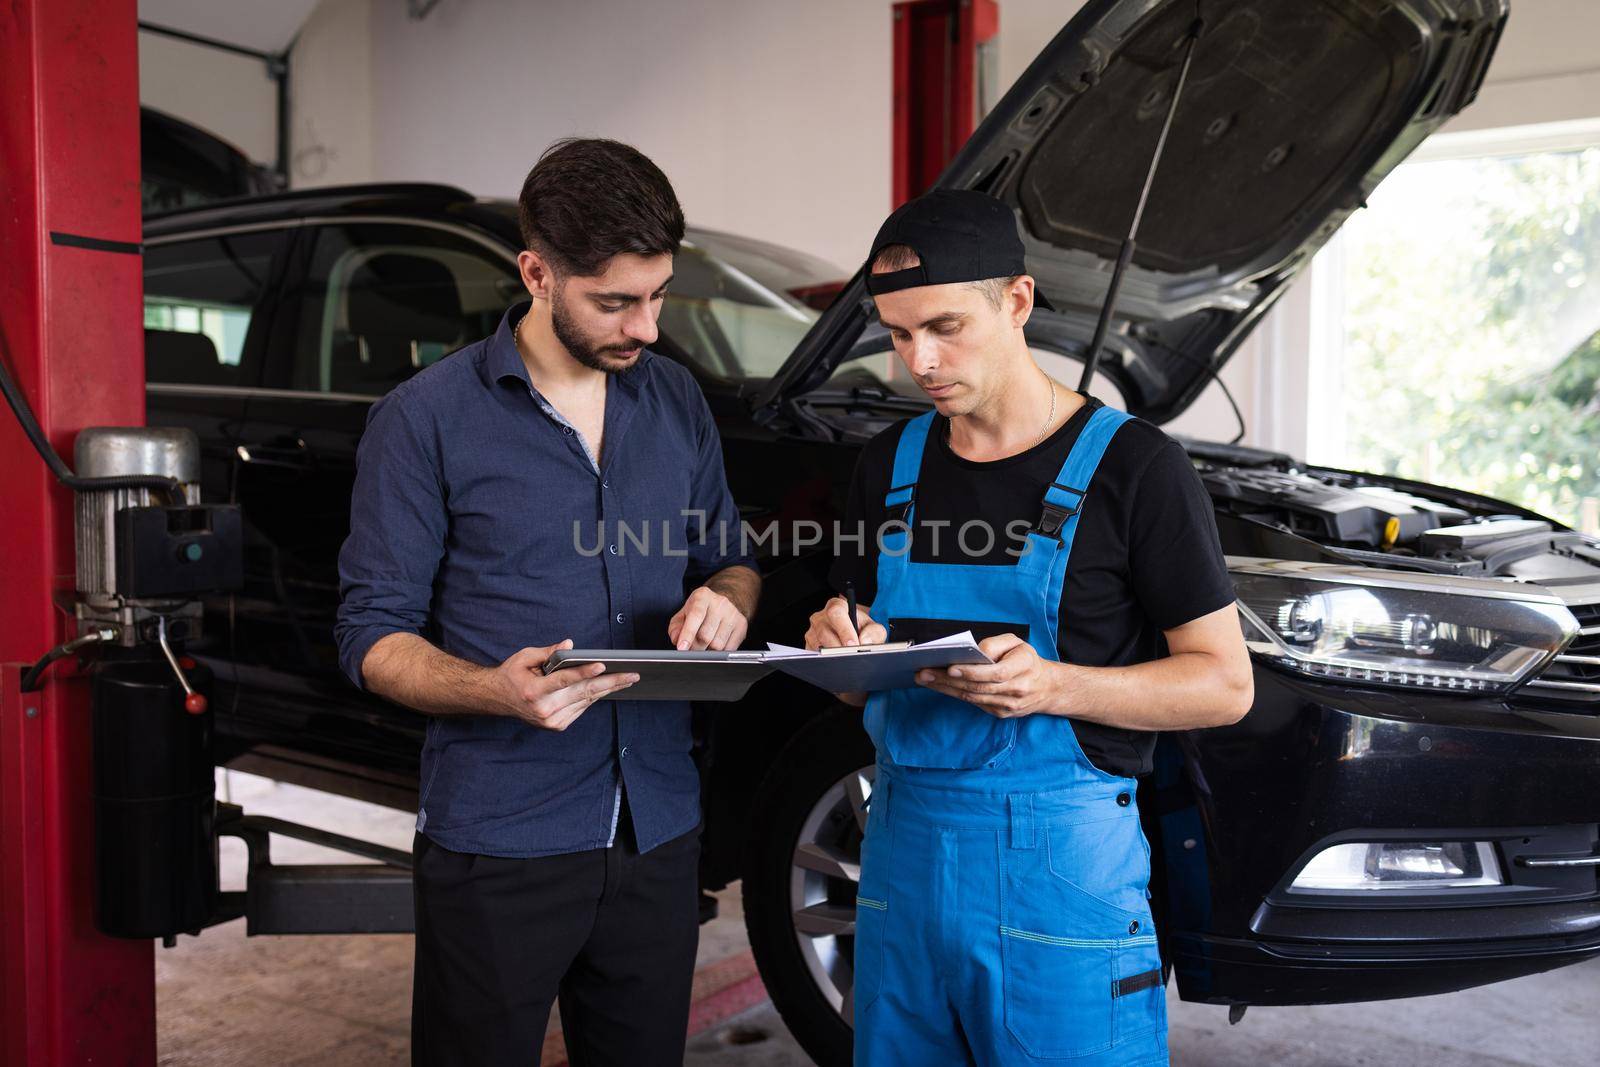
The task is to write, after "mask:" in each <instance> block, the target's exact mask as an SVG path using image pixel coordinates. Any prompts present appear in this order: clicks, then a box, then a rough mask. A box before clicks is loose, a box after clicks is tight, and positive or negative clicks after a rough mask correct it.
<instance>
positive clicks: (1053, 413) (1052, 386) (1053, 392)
mask: <svg viewBox="0 0 1600 1067" xmlns="http://www.w3.org/2000/svg"><path fill="white" fill-rule="evenodd" d="M1045 381H1047V382H1049V383H1050V414H1048V415H1046V416H1045V417H1044V429H1042V430H1040V431H1039V441H1043V440H1044V435H1045V434H1047V433H1049V432H1050V424H1051V423H1052V422H1055V421H1056V380H1055V379H1054V378H1051V377H1050V376H1049V375H1046V376H1045ZM1039 441H1035V442H1034V445H1035V446H1037V445H1038V444H1039Z"/></svg>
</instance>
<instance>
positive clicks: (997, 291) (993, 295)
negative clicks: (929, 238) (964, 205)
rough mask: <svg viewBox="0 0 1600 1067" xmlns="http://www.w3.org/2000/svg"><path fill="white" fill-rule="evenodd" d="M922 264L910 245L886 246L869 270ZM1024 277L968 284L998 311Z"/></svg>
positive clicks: (903, 267)
mask: <svg viewBox="0 0 1600 1067" xmlns="http://www.w3.org/2000/svg"><path fill="white" fill-rule="evenodd" d="M921 262H922V257H921V256H919V255H917V250H916V249H915V248H912V247H911V246H910V245H884V246H883V247H882V248H880V249H878V254H877V255H876V256H874V257H873V258H872V265H871V266H870V267H868V268H867V269H868V270H870V271H871V272H872V273H873V274H887V273H889V272H890V271H896V270H905V269H906V268H907V267H915V266H917V265H918V264H920V263H921ZM1020 277H1022V275H1020V274H1013V275H1012V276H1011V277H1009V278H985V279H983V280H982V281H977V282H968V283H967V284H968V285H970V286H971V287H972V288H974V289H976V290H978V292H980V293H982V294H983V296H984V299H985V300H987V301H989V306H990V307H992V308H994V309H995V310H996V311H999V310H1000V305H1001V303H1002V302H1004V300H1005V297H1006V290H1007V289H1010V288H1011V283H1012V282H1014V281H1016V280H1017V279H1018V278H1020Z"/></svg>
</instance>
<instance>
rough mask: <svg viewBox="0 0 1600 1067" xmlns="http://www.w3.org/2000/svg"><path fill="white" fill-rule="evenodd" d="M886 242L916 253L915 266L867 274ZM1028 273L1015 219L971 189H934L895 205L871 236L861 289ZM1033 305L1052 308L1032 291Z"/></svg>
mask: <svg viewBox="0 0 1600 1067" xmlns="http://www.w3.org/2000/svg"><path fill="white" fill-rule="evenodd" d="M890 245H905V246H907V247H908V248H910V249H911V250H912V251H913V252H915V253H916V254H917V259H919V260H920V261H921V262H919V263H918V264H917V265H916V266H915V267H907V268H905V269H904V270H895V271H887V272H885V273H882V274H873V273H872V261H873V260H875V259H877V258H878V253H879V252H882V251H883V250H884V249H885V248H887V247H889V246H890ZM1026 273H1028V266H1027V263H1026V262H1025V257H1024V255H1023V247H1022V238H1021V237H1019V236H1018V235H1017V218H1016V216H1015V215H1014V214H1012V212H1011V208H1009V207H1007V206H1006V204H1005V203H1004V202H1003V201H1000V200H996V199H995V198H994V197H992V196H989V195H988V194H987V193H980V192H977V191H976V190H974V189H935V190H933V191H932V192H927V193H923V194H922V195H921V196H919V197H916V198H915V199H912V200H907V201H906V202H905V203H904V204H901V205H900V206H899V207H897V208H895V210H894V213H893V214H891V215H890V216H889V217H888V218H887V219H885V220H884V223H883V225H882V226H881V227H880V228H879V229H878V236H876V237H874V238H873V239H872V252H871V254H869V255H868V256H867V292H869V293H871V294H872V295H874V296H878V295H881V294H883V293H894V292H898V291H899V290H901V289H911V288H914V287H916V286H919V285H946V284H949V283H951V282H981V281H987V280H988V279H990V278H1013V277H1015V276H1017V275H1018V274H1026ZM1033 303H1034V305H1035V306H1036V307H1042V308H1045V309H1047V310H1052V311H1053V310H1055V309H1054V308H1052V307H1051V306H1050V302H1049V301H1048V300H1046V299H1045V298H1044V295H1043V294H1042V293H1040V292H1039V291H1038V289H1037V288H1035V290H1034V295H1033Z"/></svg>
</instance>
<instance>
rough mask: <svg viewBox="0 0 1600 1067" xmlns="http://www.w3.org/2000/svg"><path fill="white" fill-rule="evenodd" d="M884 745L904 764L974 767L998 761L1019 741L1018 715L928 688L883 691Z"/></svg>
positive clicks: (906, 765)
mask: <svg viewBox="0 0 1600 1067" xmlns="http://www.w3.org/2000/svg"><path fill="white" fill-rule="evenodd" d="M883 696H884V701H885V706H884V748H885V749H886V750H887V752H888V755H889V758H890V760H892V761H893V762H895V763H897V764H899V765H900V766H902V767H942V768H947V769H972V768H977V767H992V766H994V765H995V764H997V763H999V762H1000V761H1001V760H1003V759H1004V758H1005V757H1006V756H1008V755H1010V754H1011V750H1012V748H1013V747H1015V745H1016V743H1017V720H1015V719H997V718H995V717H994V716H993V715H990V714H988V713H987V712H985V711H983V710H982V709H980V708H978V707H976V706H974V705H972V704H969V703H967V702H966V701H965V700H957V699H956V698H955V697H950V696H945V695H944V694H943V693H936V692H934V691H933V690H931V689H923V688H920V687H919V688H916V689H890V690H888V691H887V692H886V693H884V694H883Z"/></svg>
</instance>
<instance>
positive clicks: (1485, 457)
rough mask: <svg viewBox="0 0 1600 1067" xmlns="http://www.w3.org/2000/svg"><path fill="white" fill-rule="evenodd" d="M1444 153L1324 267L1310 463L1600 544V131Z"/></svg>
mask: <svg viewBox="0 0 1600 1067" xmlns="http://www.w3.org/2000/svg"><path fill="white" fill-rule="evenodd" d="M1561 125H1562V127H1563V128H1562V129H1559V130H1556V129H1554V128H1552V127H1529V128H1527V129H1526V130H1524V131H1489V132H1487V133H1470V134H1457V135H1451V136H1446V137H1440V138H1435V139H1434V140H1432V141H1429V142H1428V143H1426V144H1424V145H1423V147H1422V149H1421V150H1419V152H1418V153H1417V156H1416V157H1415V158H1416V161H1415V162H1408V163H1405V164H1402V165H1401V166H1400V167H1399V168H1397V169H1396V170H1395V171H1394V173H1393V174H1391V175H1390V176H1389V177H1388V178H1387V179H1386V180H1385V181H1384V182H1383V184H1382V185H1380V186H1379V187H1378V189H1377V190H1376V191H1375V192H1374V193H1373V195H1372V197H1371V198H1370V201H1369V203H1368V205H1367V209H1366V210H1364V211H1360V212H1357V213H1356V215H1355V216H1354V217H1352V218H1351V219H1350V220H1349V222H1347V223H1346V224H1345V226H1344V228H1343V229H1342V231H1341V232H1340V234H1339V236H1338V237H1337V239H1336V240H1335V241H1334V242H1332V243H1330V244H1329V246H1328V247H1327V248H1326V249H1325V250H1324V251H1323V252H1322V253H1321V254H1320V256H1319V259H1318V262H1317V274H1318V276H1319V278H1320V279H1321V284H1320V285H1318V286H1317V290H1316V293H1317V295H1314V296H1313V301H1314V302H1315V304H1316V306H1317V309H1318V312H1319V314H1318V315H1317V316H1316V317H1317V319H1318V320H1319V321H1320V322H1322V323H1324V324H1327V325H1326V326H1324V327H1323V329H1322V331H1321V336H1319V338H1318V342H1319V343H1318V344H1317V345H1316V346H1315V348H1316V349H1317V350H1318V355H1317V356H1315V357H1314V360H1313V365H1312V376H1313V381H1314V383H1316V384H1315V385H1314V387H1313V395H1314V396H1316V397H1317V398H1318V399H1317V403H1316V404H1313V405H1312V411H1311V413H1310V415H1311V420H1312V422H1313V425H1312V426H1310V427H1309V430H1310V433H1309V441H1310V445H1309V448H1308V456H1307V458H1308V459H1309V460H1310V461H1312V462H1315V463H1320V464H1324V465H1327V466H1336V467H1344V468H1350V469H1357V470H1370V471H1375V472H1381V473H1386V474H1395V475H1399V476H1402V477H1406V478H1416V479H1420V480H1423V481H1429V482H1438V483H1442V484H1445V485H1451V486H1456V487H1459V488H1462V489H1467V490H1471V491H1474V492H1479V493H1485V494H1488V495H1490V496H1495V497H1499V498H1502V499H1505V500H1510V501H1514V502H1517V503H1520V504H1522V505H1524V506H1526V507H1529V508H1532V509H1534V510H1537V511H1539V512H1542V513H1544V514H1547V515H1549V516H1550V517H1551V518H1554V519H1556V520H1558V521H1560V522H1563V523H1566V524H1568V525H1571V526H1575V527H1579V528H1582V529H1585V530H1587V531H1589V532H1591V533H1593V532H1600V124H1595V123H1587V124H1561Z"/></svg>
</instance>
